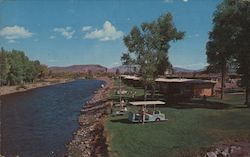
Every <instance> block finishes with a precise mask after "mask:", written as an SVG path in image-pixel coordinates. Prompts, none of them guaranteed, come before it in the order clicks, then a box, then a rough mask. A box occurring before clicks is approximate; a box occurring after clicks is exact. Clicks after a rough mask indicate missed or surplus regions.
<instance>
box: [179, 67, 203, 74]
mask: <svg viewBox="0 0 250 157" xmlns="http://www.w3.org/2000/svg"><path fill="white" fill-rule="evenodd" d="M204 70H205V69H199V70H192V69H185V68H180V67H174V72H175V73H193V72H202V71H204Z"/></svg>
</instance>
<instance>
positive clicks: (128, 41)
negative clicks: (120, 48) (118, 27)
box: [121, 13, 184, 99]
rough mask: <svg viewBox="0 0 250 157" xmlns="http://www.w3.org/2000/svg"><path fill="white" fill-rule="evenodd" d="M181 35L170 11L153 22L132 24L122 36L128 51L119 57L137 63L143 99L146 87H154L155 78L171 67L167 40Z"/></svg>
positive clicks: (182, 35)
mask: <svg viewBox="0 0 250 157" xmlns="http://www.w3.org/2000/svg"><path fill="white" fill-rule="evenodd" d="M183 37H184V32H180V31H177V29H176V27H175V26H174V24H173V17H172V15H171V14H170V13H166V14H164V15H162V16H160V17H159V18H158V19H157V20H155V21H153V22H150V23H143V24H142V25H141V27H140V28H138V27H136V26H134V27H133V28H132V29H131V32H130V34H128V35H127V36H125V37H124V39H123V40H124V44H125V45H126V46H127V48H128V53H125V54H123V56H122V58H121V59H122V60H124V63H126V61H128V60H133V61H134V62H135V64H137V65H139V68H140V69H139V74H140V76H141V79H142V82H143V84H144V94H145V96H144V99H147V96H146V95H147V94H146V93H147V87H148V86H151V87H152V89H154V88H155V81H154V80H155V78H156V77H157V76H158V75H159V74H163V73H164V72H165V70H166V68H167V67H171V66H170V65H171V64H170V62H169V60H168V50H169V48H170V45H169V42H170V41H176V40H180V39H182V38H183ZM153 91H154V90H153ZM152 93H154V92H152Z"/></svg>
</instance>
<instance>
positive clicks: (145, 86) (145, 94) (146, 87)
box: [144, 84, 148, 101]
mask: <svg viewBox="0 0 250 157" xmlns="http://www.w3.org/2000/svg"><path fill="white" fill-rule="evenodd" d="M147 89H148V86H147V84H145V85H144V101H146V100H147Z"/></svg>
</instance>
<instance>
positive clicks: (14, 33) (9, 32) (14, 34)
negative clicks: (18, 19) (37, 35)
mask: <svg viewBox="0 0 250 157" xmlns="http://www.w3.org/2000/svg"><path fill="white" fill-rule="evenodd" d="M0 36H1V37H3V38H5V39H7V40H8V43H15V42H16V40H17V39H24V38H30V37H32V36H33V33H31V32H29V30H27V29H25V28H24V27H21V26H17V25H14V26H6V27H4V28H2V29H1V30H0Z"/></svg>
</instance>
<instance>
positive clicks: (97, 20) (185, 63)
mask: <svg viewBox="0 0 250 157" xmlns="http://www.w3.org/2000/svg"><path fill="white" fill-rule="evenodd" d="M220 2H221V0H81V1H79V0H53V1H50V0H43V1H42V0H41V1H40V0H23V1H21V0H20V1H17V0H9V1H7V0H0V46H2V47H4V48H5V49H7V50H11V49H18V50H23V51H25V52H26V55H27V56H28V57H29V58H30V59H38V60H40V61H41V62H42V63H44V64H47V65H49V66H67V65H72V64H101V65H104V66H107V67H113V66H117V65H120V64H121V62H120V57H121V55H122V53H123V52H126V51H127V49H126V47H125V45H124V44H123V40H122V38H123V36H124V35H126V34H128V33H129V32H130V30H131V28H132V27H133V26H134V25H137V26H139V25H140V24H141V23H142V22H151V21H153V20H155V19H157V18H158V17H159V16H160V15H162V14H163V13H165V12H171V13H172V15H173V17H174V18H173V19H174V23H175V26H176V27H177V29H178V30H180V31H185V32H186V36H185V38H184V40H182V41H178V42H175V43H171V48H170V50H169V57H170V62H171V63H172V64H173V65H174V66H178V67H184V68H187V69H200V68H203V67H204V66H205V65H206V55H205V46H206V42H207V40H208V32H209V31H210V30H211V29H212V15H213V12H214V11H215V9H216V6H217V5H218V4H219V3H220Z"/></svg>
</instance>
